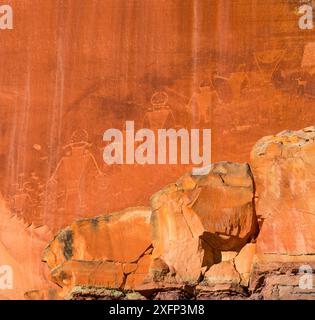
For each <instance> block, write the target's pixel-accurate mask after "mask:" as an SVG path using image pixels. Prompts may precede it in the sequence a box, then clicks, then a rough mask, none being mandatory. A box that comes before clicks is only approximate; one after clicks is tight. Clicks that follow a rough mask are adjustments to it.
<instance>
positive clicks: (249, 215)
mask: <svg viewBox="0 0 315 320" xmlns="http://www.w3.org/2000/svg"><path fill="white" fill-rule="evenodd" d="M253 197H254V186H253V179H252V175H251V172H250V169H249V166H248V165H247V164H237V163H227V162H226V163H225V162H222V163H217V164H214V165H213V167H212V168H211V171H210V173H209V174H207V175H202V176H193V175H191V174H188V175H185V176H183V177H182V178H181V179H179V181H178V182H177V183H175V184H173V185H169V186H167V187H166V188H165V189H163V190H161V191H160V192H158V193H157V194H155V195H154V196H153V197H152V200H151V206H152V219H151V220H152V222H151V225H152V234H153V247H154V250H153V254H152V255H153V259H161V260H163V261H164V262H165V263H166V264H167V265H168V266H169V268H170V269H171V270H173V271H174V272H175V273H176V278H177V279H178V280H180V281H189V282H196V281H198V280H199V279H200V277H201V276H202V275H203V274H204V272H205V271H206V270H207V269H208V268H209V267H210V266H211V265H213V264H214V263H217V262H219V261H220V260H221V255H222V252H226V251H235V252H238V251H239V250H240V249H241V248H242V247H243V246H244V245H245V244H246V243H247V242H248V241H250V240H251V239H254V238H255V235H256V234H257V232H258V224H257V220H256V215H255V210H254V205H253Z"/></svg>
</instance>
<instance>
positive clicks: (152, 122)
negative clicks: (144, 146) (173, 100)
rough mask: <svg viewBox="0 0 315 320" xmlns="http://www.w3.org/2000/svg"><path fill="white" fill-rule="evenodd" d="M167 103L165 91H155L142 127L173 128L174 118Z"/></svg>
mask: <svg viewBox="0 0 315 320" xmlns="http://www.w3.org/2000/svg"><path fill="white" fill-rule="evenodd" d="M167 103H168V95H167V93H166V92H156V93H154V94H153V95H152V98H151V107H150V108H149V109H148V111H147V112H146V114H145V116H144V119H143V128H148V129H152V130H157V129H168V128H175V125H176V124H175V118H174V115H173V112H172V110H171V108H170V107H169V106H168V104H167Z"/></svg>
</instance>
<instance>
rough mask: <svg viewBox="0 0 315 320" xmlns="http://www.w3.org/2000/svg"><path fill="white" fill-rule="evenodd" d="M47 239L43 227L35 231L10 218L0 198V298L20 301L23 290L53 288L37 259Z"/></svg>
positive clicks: (12, 217) (45, 229) (48, 233)
mask: <svg viewBox="0 0 315 320" xmlns="http://www.w3.org/2000/svg"><path fill="white" fill-rule="evenodd" d="M51 237H52V233H51V232H50V231H49V230H48V229H47V228H46V227H38V228H35V227H34V226H33V225H30V224H27V223H26V222H25V221H23V219H22V218H21V217H17V216H13V215H12V214H11V212H10V211H9V209H8V208H7V207H6V205H5V202H4V200H3V199H2V198H1V199H0V266H1V281H0V282H1V290H0V299H24V298H25V296H24V294H25V292H27V291H30V290H48V289H54V288H55V286H53V284H52V283H49V281H48V279H49V272H48V269H47V268H46V266H45V265H44V264H43V263H42V262H41V261H40V259H38V257H39V256H41V255H42V252H43V250H44V248H45V246H46V245H47V241H48V240H49V239H50V238H51ZM30 252H31V254H30ZM4 266H7V267H8V268H9V269H5V270H4V269H3V268H4Z"/></svg>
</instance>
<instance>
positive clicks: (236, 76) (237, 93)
mask: <svg viewBox="0 0 315 320" xmlns="http://www.w3.org/2000/svg"><path fill="white" fill-rule="evenodd" d="M229 82H230V86H231V90H232V96H233V99H236V100H238V99H240V98H241V94H242V90H243V89H244V88H245V87H246V86H247V84H248V82H249V79H248V75H247V73H246V71H245V65H244V64H241V65H239V66H238V68H237V70H236V72H233V73H232V74H231V76H230V79H229Z"/></svg>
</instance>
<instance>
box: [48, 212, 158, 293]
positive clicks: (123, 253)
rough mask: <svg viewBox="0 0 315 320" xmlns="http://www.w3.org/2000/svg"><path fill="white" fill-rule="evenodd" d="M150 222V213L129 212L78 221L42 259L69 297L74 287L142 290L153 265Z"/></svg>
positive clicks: (63, 231) (52, 243) (53, 278)
mask: <svg viewBox="0 0 315 320" xmlns="http://www.w3.org/2000/svg"><path fill="white" fill-rule="evenodd" d="M150 217H151V210H150V209H148V208H143V207H139V208H130V209H126V210H124V211H122V212H117V213H112V214H109V215H103V216H99V217H96V218H93V219H83V220H79V221H76V222H74V223H73V224H72V225H70V226H69V227H67V228H66V229H64V230H62V231H61V232H60V233H59V234H58V235H57V236H56V237H55V238H54V240H53V241H51V243H50V244H49V245H48V246H47V248H46V250H45V253H44V258H43V260H44V261H45V262H47V264H48V266H49V268H50V269H51V277H52V280H53V281H54V282H55V283H57V284H58V285H59V286H61V287H63V288H64V296H66V295H67V294H68V293H69V291H70V290H71V289H72V288H73V287H74V286H86V285H90V286H102V287H105V288H114V289H116V288H117V289H119V288H124V289H135V288H136V287H137V286H138V285H141V284H142V283H143V282H144V281H145V279H146V277H148V272H149V266H150V264H151V252H152V248H151V233H150Z"/></svg>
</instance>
